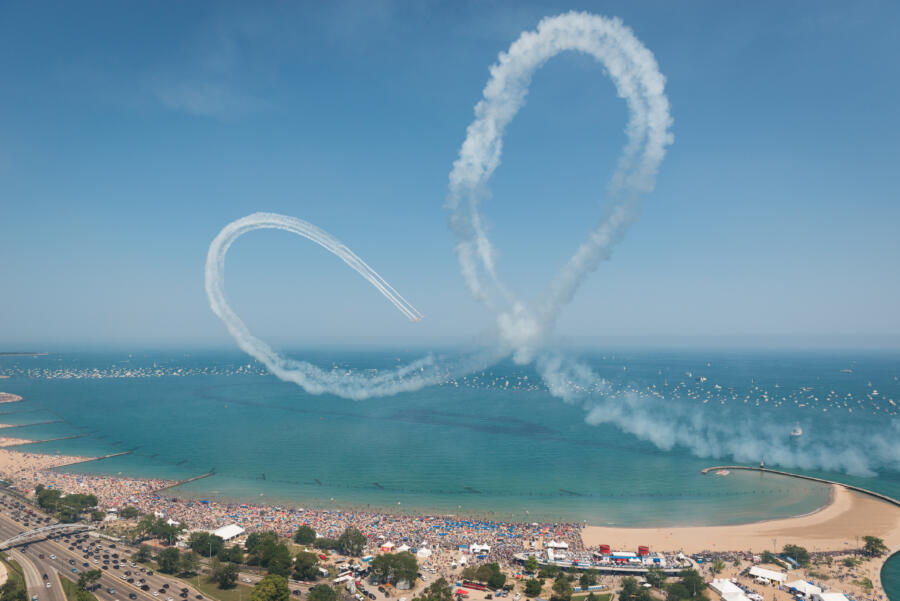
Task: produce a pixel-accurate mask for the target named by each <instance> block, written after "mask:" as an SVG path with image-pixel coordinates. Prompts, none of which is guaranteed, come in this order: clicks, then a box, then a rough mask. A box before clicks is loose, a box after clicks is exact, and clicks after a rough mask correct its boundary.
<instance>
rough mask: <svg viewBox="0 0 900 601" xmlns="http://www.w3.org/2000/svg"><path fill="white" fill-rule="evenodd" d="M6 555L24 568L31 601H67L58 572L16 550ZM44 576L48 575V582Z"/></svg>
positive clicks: (11, 550) (26, 586)
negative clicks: (32, 600) (35, 600)
mask: <svg viewBox="0 0 900 601" xmlns="http://www.w3.org/2000/svg"><path fill="white" fill-rule="evenodd" d="M6 555H7V557H9V558H10V559H12V560H14V561H15V562H17V563H18V564H19V565H20V566H22V572H24V574H25V588H26V589H28V598H29V599H33V598H34V597H35V596H37V598H38V601H66V595H65V593H64V592H63V589H62V585H61V584H60V582H59V577H58V575H57V573H56V570H54V569H52V568H50V567H48V566H46V565H44V563H43V562H40V561H32V560H31V558H30V557H26V556H25V554H24V553H21V552H19V551H18V550H16V549H10V550H9V551H7V552H6ZM43 574H47V580H46V581H45V580H44V579H43V576H42V575H43ZM47 582H49V583H50V588H47V585H46V583H47Z"/></svg>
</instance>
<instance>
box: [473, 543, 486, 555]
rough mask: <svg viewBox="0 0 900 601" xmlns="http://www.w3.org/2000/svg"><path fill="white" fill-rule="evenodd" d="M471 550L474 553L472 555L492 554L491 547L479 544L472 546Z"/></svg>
mask: <svg viewBox="0 0 900 601" xmlns="http://www.w3.org/2000/svg"><path fill="white" fill-rule="evenodd" d="M469 549H470V550H471V551H472V553H490V552H491V546H490V545H479V544H477V543H476V544H474V545H472V546H471V547H469Z"/></svg>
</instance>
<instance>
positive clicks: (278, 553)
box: [263, 545, 291, 578]
mask: <svg viewBox="0 0 900 601" xmlns="http://www.w3.org/2000/svg"><path fill="white" fill-rule="evenodd" d="M267 551H268V552H267V553H265V554H264V555H263V565H265V566H266V570H267V571H268V572H269V574H277V575H278V576H281V577H283V578H287V577H288V575H289V574H290V573H291V552H290V551H289V550H288V548H287V546H285V545H274V546H272V547H268V548H267Z"/></svg>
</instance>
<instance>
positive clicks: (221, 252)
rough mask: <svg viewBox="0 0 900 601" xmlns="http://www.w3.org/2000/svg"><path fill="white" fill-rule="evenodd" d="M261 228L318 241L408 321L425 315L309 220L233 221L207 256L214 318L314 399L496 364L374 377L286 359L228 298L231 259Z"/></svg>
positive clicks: (475, 359)
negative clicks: (235, 246) (238, 243)
mask: <svg viewBox="0 0 900 601" xmlns="http://www.w3.org/2000/svg"><path fill="white" fill-rule="evenodd" d="M258 229H278V230H285V231H288V232H291V233H294V234H297V235H299V236H303V237H304V238H306V239H308V240H311V241H313V242H315V243H316V244H318V245H319V246H321V247H323V248H324V249H325V250H327V251H329V252H331V253H333V254H334V255H336V256H337V257H338V258H340V259H341V260H342V261H343V262H344V263H346V264H347V265H349V266H350V267H351V268H353V269H354V270H355V271H356V272H357V273H359V274H360V275H361V276H362V277H363V278H365V279H366V281H368V282H369V283H370V284H372V286H374V287H375V288H376V289H377V290H378V291H379V292H381V293H382V294H383V295H384V296H385V298H387V299H388V300H389V301H390V302H391V303H392V304H393V305H394V306H395V307H397V310H399V311H400V312H401V313H403V315H405V316H406V317H407V318H409V319H410V320H412V321H418V320H419V319H421V318H422V315H421V314H420V313H419V312H418V311H417V310H416V309H415V307H413V306H412V305H411V304H410V303H409V302H408V301H407V300H406V299H404V298H403V297H402V296H400V294H399V293H397V291H396V290H394V289H393V288H392V287H391V285H390V284H388V283H387V281H385V280H384V278H382V277H381V276H380V275H378V273H377V272H376V271H375V270H374V269H372V268H371V267H369V266H368V265H367V264H366V263H365V261H363V260H362V259H360V258H359V257H358V256H357V255H356V254H355V253H354V252H353V251H352V250H350V249H349V248H347V246H345V245H344V244H343V243H341V242H340V241H339V240H338V239H337V238H335V237H334V236H332V235H331V234H329V233H328V232H326V231H324V230H322V229H320V228H318V227H316V226H314V225H313V224H311V223H309V222H307V221H303V220H302V219H297V218H295V217H288V216H286V215H279V214H276V213H253V214H252V215H248V216H247V217H243V218H241V219H238V220H236V221H232V222H231V223H229V224H228V225H226V226H225V227H224V228H222V231H221V232H219V234H218V235H217V236H216V237H215V239H214V240H213V241H212V244H210V246H209V253H208V254H207V257H206V295H207V297H208V298H209V305H210V307H211V308H212V310H213V313H215V314H216V315H217V316H218V317H219V318H220V319H221V320H222V321H223V322H224V323H225V326H226V327H227V328H228V331H229V332H230V333H231V336H232V337H233V338H234V339H235V341H236V342H237V343H238V346H240V347H241V348H242V349H243V350H244V351H245V352H246V353H248V354H250V355H252V356H253V357H255V358H256V359H257V360H259V361H260V362H262V363H263V364H264V365H265V366H266V367H267V368H268V369H269V371H270V372H271V373H272V374H274V375H275V376H277V377H278V378H280V379H282V380H285V381H287V382H294V383H296V384H298V385H300V386H301V387H302V388H303V389H304V390H306V391H307V392H309V393H311V394H322V393H331V394H335V395H338V396H341V397H345V398H350V399H356V400H361V399H366V398H369V397H376V396H388V395H392V394H397V393H399V392H408V391H412V390H418V389H420V388H423V387H425V386H429V385H432V384H439V383H441V382H444V381H446V380H447V379H448V378H450V377H452V376H454V375H455V374H456V373H458V372H460V371H469V370H475V369H479V368H481V367H483V366H484V365H486V364H487V363H488V362H491V361H493V360H495V359H493V357H495V355H496V354H495V353H493V352H492V353H481V354H472V355H469V356H468V357H466V358H464V359H462V360H459V361H454V362H452V363H451V362H438V361H436V360H435V358H434V357H432V356H430V355H429V356H427V357H424V358H422V359H419V360H417V361H414V362H412V363H410V364H408V365H404V366H401V367H398V368H396V369H393V370H390V371H386V372H384V373H378V374H369V373H353V372H352V371H347V370H333V371H325V370H323V369H321V368H319V367H316V366H315V365H313V364H311V363H308V362H306V361H295V360H293V359H288V358H286V357H282V356H281V355H279V354H278V353H277V352H275V351H274V350H273V349H272V347H270V346H269V345H268V344H266V343H265V342H264V341H263V340H260V339H259V338H257V337H256V336H254V335H253V334H252V333H251V332H250V330H249V329H248V328H247V326H246V324H245V323H244V322H243V321H242V320H241V318H240V317H238V315H237V314H236V313H235V312H234V311H233V310H232V308H231V306H230V305H229V304H228V300H227V298H226V297H225V255H226V254H227V253H228V249H229V247H230V246H231V244H232V243H233V242H234V241H235V240H237V239H238V238H239V237H241V236H243V235H244V234H246V233H247V232H250V231H253V230H258Z"/></svg>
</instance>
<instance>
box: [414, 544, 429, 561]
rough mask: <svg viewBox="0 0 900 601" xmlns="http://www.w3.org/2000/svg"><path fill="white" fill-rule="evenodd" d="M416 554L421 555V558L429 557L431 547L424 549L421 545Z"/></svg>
mask: <svg viewBox="0 0 900 601" xmlns="http://www.w3.org/2000/svg"><path fill="white" fill-rule="evenodd" d="M416 556H417V557H421V558H422V559H426V558H428V557H431V549H426V548H425V547H422V548H421V549H419V550H418V551H416Z"/></svg>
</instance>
